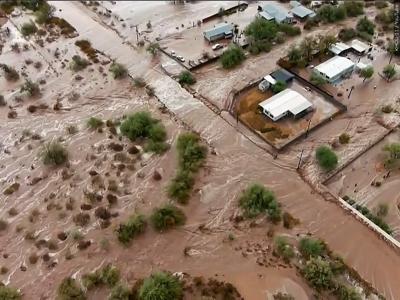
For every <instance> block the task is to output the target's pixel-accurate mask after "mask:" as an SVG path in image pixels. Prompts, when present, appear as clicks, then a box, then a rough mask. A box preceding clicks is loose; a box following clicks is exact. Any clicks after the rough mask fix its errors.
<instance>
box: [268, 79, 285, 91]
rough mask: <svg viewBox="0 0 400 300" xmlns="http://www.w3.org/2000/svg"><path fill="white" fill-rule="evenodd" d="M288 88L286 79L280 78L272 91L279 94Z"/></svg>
mask: <svg viewBox="0 0 400 300" xmlns="http://www.w3.org/2000/svg"><path fill="white" fill-rule="evenodd" d="M286 88H287V84H286V82H284V81H281V80H278V81H277V82H276V83H275V84H274V85H273V86H272V92H273V93H274V94H278V93H280V92H282V91H283V90H285V89H286Z"/></svg>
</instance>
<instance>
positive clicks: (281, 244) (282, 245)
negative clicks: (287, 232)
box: [274, 236, 294, 263]
mask: <svg viewBox="0 0 400 300" xmlns="http://www.w3.org/2000/svg"><path fill="white" fill-rule="evenodd" d="M274 243H275V251H276V253H277V254H278V255H279V256H281V257H282V258H283V260H284V261H285V262H286V263H288V262H290V259H291V258H293V257H294V250H293V246H292V245H290V244H289V243H288V242H287V240H286V239H285V238H284V237H282V236H278V237H276V238H275V241H274Z"/></svg>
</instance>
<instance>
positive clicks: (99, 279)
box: [82, 265, 120, 290]
mask: <svg viewBox="0 0 400 300" xmlns="http://www.w3.org/2000/svg"><path fill="white" fill-rule="evenodd" d="M119 279H120V274H119V270H118V269H117V268H116V267H114V266H112V265H106V266H105V267H103V268H102V269H100V270H97V271H95V272H92V273H87V274H84V275H83V276H82V283H83V285H84V286H85V288H87V289H88V290H91V289H93V288H95V287H98V286H101V285H103V284H106V285H107V286H109V287H113V286H116V285H117V283H118V282H119Z"/></svg>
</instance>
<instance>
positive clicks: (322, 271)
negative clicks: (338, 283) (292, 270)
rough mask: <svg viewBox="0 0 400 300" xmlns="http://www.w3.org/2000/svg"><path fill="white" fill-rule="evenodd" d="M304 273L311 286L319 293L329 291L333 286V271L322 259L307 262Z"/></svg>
mask: <svg viewBox="0 0 400 300" xmlns="http://www.w3.org/2000/svg"><path fill="white" fill-rule="evenodd" d="M302 273H303V275H304V278H305V279H306V280H307V281H308V282H309V283H310V284H311V286H312V287H314V288H315V289H316V290H318V291H321V290H329V289H330V288H331V287H332V285H333V272H332V269H331V267H330V265H329V263H328V262H327V261H324V260H323V259H322V258H321V257H317V258H315V257H312V258H311V259H310V260H309V261H307V263H306V266H305V267H304V268H303V270H302Z"/></svg>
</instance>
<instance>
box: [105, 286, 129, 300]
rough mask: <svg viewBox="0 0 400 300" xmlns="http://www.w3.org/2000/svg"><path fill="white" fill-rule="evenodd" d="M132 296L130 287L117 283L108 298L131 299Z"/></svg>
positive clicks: (111, 299) (110, 299)
mask: <svg viewBox="0 0 400 300" xmlns="http://www.w3.org/2000/svg"><path fill="white" fill-rule="evenodd" d="M131 296H132V292H131V290H130V289H129V288H127V287H126V286H123V285H116V286H115V287H113V288H112V290H111V294H110V296H109V297H108V300H129V299H131V298H130V297H131Z"/></svg>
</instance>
